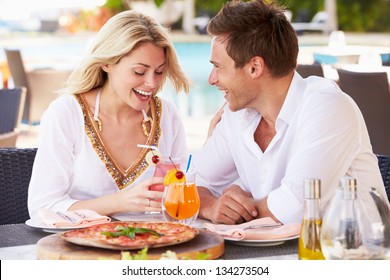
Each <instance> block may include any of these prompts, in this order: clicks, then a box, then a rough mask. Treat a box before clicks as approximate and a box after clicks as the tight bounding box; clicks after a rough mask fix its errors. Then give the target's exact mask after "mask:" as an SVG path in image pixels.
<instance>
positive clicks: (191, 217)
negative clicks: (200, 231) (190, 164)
mask: <svg viewBox="0 0 390 280" xmlns="http://www.w3.org/2000/svg"><path fill="white" fill-rule="evenodd" d="M185 178H186V180H185V181H184V182H174V183H171V184H169V185H168V186H165V189H164V194H163V203H162V213H163V216H164V218H165V220H166V221H168V222H179V223H182V224H186V225H191V224H192V223H193V222H194V221H195V220H196V218H197V217H198V213H199V207H200V199H199V194H198V190H197V188H196V184H195V174H193V173H191V174H186V175H185Z"/></svg>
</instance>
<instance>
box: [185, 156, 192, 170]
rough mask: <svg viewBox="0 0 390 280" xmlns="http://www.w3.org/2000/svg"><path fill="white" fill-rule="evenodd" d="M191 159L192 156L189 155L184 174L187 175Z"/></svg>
mask: <svg viewBox="0 0 390 280" xmlns="http://www.w3.org/2000/svg"><path fill="white" fill-rule="evenodd" d="M191 159H192V155H189V157H188V162H187V168H186V173H187V172H188V170H189V169H190V164H191Z"/></svg>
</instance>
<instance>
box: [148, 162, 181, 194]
mask: <svg viewBox="0 0 390 280" xmlns="http://www.w3.org/2000/svg"><path fill="white" fill-rule="evenodd" d="M180 160H181V159H180V158H179V157H168V156H163V158H162V159H160V161H159V162H158V163H157V164H156V169H155V170H154V175H153V177H165V175H166V174H167V173H168V171H169V170H172V169H177V170H179V169H180ZM149 189H150V190H152V191H160V192H163V191H164V184H154V185H151V186H150V187H149Z"/></svg>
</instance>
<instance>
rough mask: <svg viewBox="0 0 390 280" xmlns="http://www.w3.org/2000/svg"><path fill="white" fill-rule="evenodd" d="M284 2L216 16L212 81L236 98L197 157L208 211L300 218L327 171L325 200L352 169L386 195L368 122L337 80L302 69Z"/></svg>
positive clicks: (230, 8) (232, 6) (230, 219)
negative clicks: (307, 182)
mask: <svg viewBox="0 0 390 280" xmlns="http://www.w3.org/2000/svg"><path fill="white" fill-rule="evenodd" d="M283 12H284V11H283V9H282V8H281V7H278V6H277V5H276V4H273V3H271V4H268V3H266V2H265V1H261V0H258V1H251V2H243V1H231V2H229V3H227V4H226V5H225V6H224V7H223V8H222V9H221V11H220V12H219V13H218V14H217V15H216V16H215V17H214V18H213V19H212V20H211V21H210V23H209V26H208V33H209V34H210V35H211V36H212V37H213V40H212V48H211V59H210V61H211V63H212V64H213V69H212V71H211V73H210V77H209V83H210V84H211V85H214V86H216V87H218V89H219V90H221V91H222V92H223V93H224V97H225V99H226V100H227V105H226V106H225V108H224V112H223V115H222V118H221V120H220V121H219V122H218V124H217V125H216V127H215V129H214V130H213V131H212V135H211V136H210V137H209V138H208V140H207V142H206V144H205V145H204V147H203V149H202V150H201V151H200V152H199V153H198V154H197V155H196V156H195V158H194V168H195V169H196V170H197V172H198V175H199V176H198V181H197V184H198V186H200V187H199V193H200V196H201V209H200V214H199V215H200V217H203V218H207V219H209V220H211V221H212V222H216V223H226V224H233V223H240V222H244V221H249V220H252V219H254V218H259V217H266V216H269V217H272V218H273V219H275V220H277V221H280V222H282V223H290V222H300V221H301V219H302V213H303V181H304V179H306V178H319V179H321V181H322V187H323V188H322V201H321V203H322V210H325V209H326V206H327V204H328V202H329V200H330V198H331V197H332V195H333V192H334V190H335V188H336V187H337V186H338V181H339V179H340V178H341V177H343V176H346V175H348V176H353V177H354V178H356V179H357V180H358V182H359V183H360V184H361V185H365V186H368V185H371V186H376V187H378V190H379V191H380V192H381V193H382V195H385V191H384V187H383V182H382V179H381V175H380V172H379V168H378V164H377V159H376V156H375V155H374V154H373V152H372V147H371V144H370V140H369V136H368V132H367V128H366V126H365V123H364V120H363V117H362V114H361V112H360V110H359V108H358V107H357V105H356V104H355V102H354V101H353V100H352V99H351V98H350V97H349V96H348V95H347V94H345V93H343V92H342V91H341V90H340V88H339V87H338V86H337V84H336V83H334V82H332V81H330V80H327V79H324V78H319V77H309V78H307V79H303V78H302V77H301V76H300V75H299V74H298V73H297V72H296V71H295V68H296V65H297V56H298V50H299V49H298V39H297V36H296V33H295V31H294V29H293V27H292V26H291V24H290V22H289V21H288V20H287V18H286V17H285V15H284V13H283Z"/></svg>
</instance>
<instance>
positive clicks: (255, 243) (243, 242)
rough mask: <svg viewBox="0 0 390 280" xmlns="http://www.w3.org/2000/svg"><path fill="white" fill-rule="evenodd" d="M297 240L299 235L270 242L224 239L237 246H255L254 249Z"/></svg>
mask: <svg viewBox="0 0 390 280" xmlns="http://www.w3.org/2000/svg"><path fill="white" fill-rule="evenodd" d="M297 238H299V235H295V236H289V237H286V238H280V239H269V240H237V239H234V238H230V237H224V239H225V240H227V241H229V242H233V243H235V244H237V245H243V246H253V247H261V246H275V245H280V244H283V243H284V242H286V241H288V240H293V239H297Z"/></svg>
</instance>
